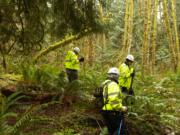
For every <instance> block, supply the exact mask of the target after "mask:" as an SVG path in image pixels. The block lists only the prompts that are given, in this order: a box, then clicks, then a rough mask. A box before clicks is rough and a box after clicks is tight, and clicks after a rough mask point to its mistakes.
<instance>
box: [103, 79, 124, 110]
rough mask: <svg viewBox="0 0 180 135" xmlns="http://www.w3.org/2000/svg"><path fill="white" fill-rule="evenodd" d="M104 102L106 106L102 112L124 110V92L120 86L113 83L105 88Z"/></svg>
mask: <svg viewBox="0 0 180 135" xmlns="http://www.w3.org/2000/svg"><path fill="white" fill-rule="evenodd" d="M106 81H110V80H106ZM106 81H105V83H106ZM103 100H104V106H103V108H102V110H107V111H120V109H121V108H122V92H121V90H120V87H119V85H118V84H117V83H116V82H114V81H111V82H110V83H108V85H105V86H104V88H103Z"/></svg>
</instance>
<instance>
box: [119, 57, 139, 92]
mask: <svg viewBox="0 0 180 135" xmlns="http://www.w3.org/2000/svg"><path fill="white" fill-rule="evenodd" d="M133 63H134V56H133V55H131V54H128V55H127V56H126V59H125V62H124V63H123V64H121V65H120V67H119V71H120V76H119V85H120V87H121V90H122V92H123V93H126V94H128V95H134V91H133V88H132V82H133V78H134V76H135V70H134V68H133Z"/></svg>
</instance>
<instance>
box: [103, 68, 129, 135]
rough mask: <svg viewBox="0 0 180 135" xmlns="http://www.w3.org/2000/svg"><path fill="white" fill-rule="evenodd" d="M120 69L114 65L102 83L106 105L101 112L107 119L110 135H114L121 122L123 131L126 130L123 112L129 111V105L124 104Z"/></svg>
mask: <svg viewBox="0 0 180 135" xmlns="http://www.w3.org/2000/svg"><path fill="white" fill-rule="evenodd" d="M118 78H119V70H118V68H116V67H112V68H110V69H109V71H108V78H107V80H106V81H105V82H104V83H103V84H102V86H103V101H104V105H103V107H102V110H101V114H102V116H103V118H104V120H105V124H106V125H107V128H108V131H109V134H110V135H114V133H116V132H117V131H118V128H119V125H120V123H121V133H122V134H124V132H125V124H124V116H123V112H126V111H127V107H126V106H123V105H122V92H121V90H120V87H119V85H118Z"/></svg>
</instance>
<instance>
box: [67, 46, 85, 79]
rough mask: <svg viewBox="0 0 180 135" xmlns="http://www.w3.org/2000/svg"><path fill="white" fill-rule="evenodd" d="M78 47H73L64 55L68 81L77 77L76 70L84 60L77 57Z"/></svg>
mask: <svg viewBox="0 0 180 135" xmlns="http://www.w3.org/2000/svg"><path fill="white" fill-rule="evenodd" d="M79 53H80V49H79V48H78V47H75V48H73V51H68V53H67V55H66V57H65V68H66V74H67V76H68V80H69V82H72V81H74V80H77V79H78V71H79V65H80V62H84V58H79Z"/></svg>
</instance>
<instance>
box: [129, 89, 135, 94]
mask: <svg viewBox="0 0 180 135" xmlns="http://www.w3.org/2000/svg"><path fill="white" fill-rule="evenodd" d="M129 95H132V96H133V95H134V90H133V88H130V89H129Z"/></svg>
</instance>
